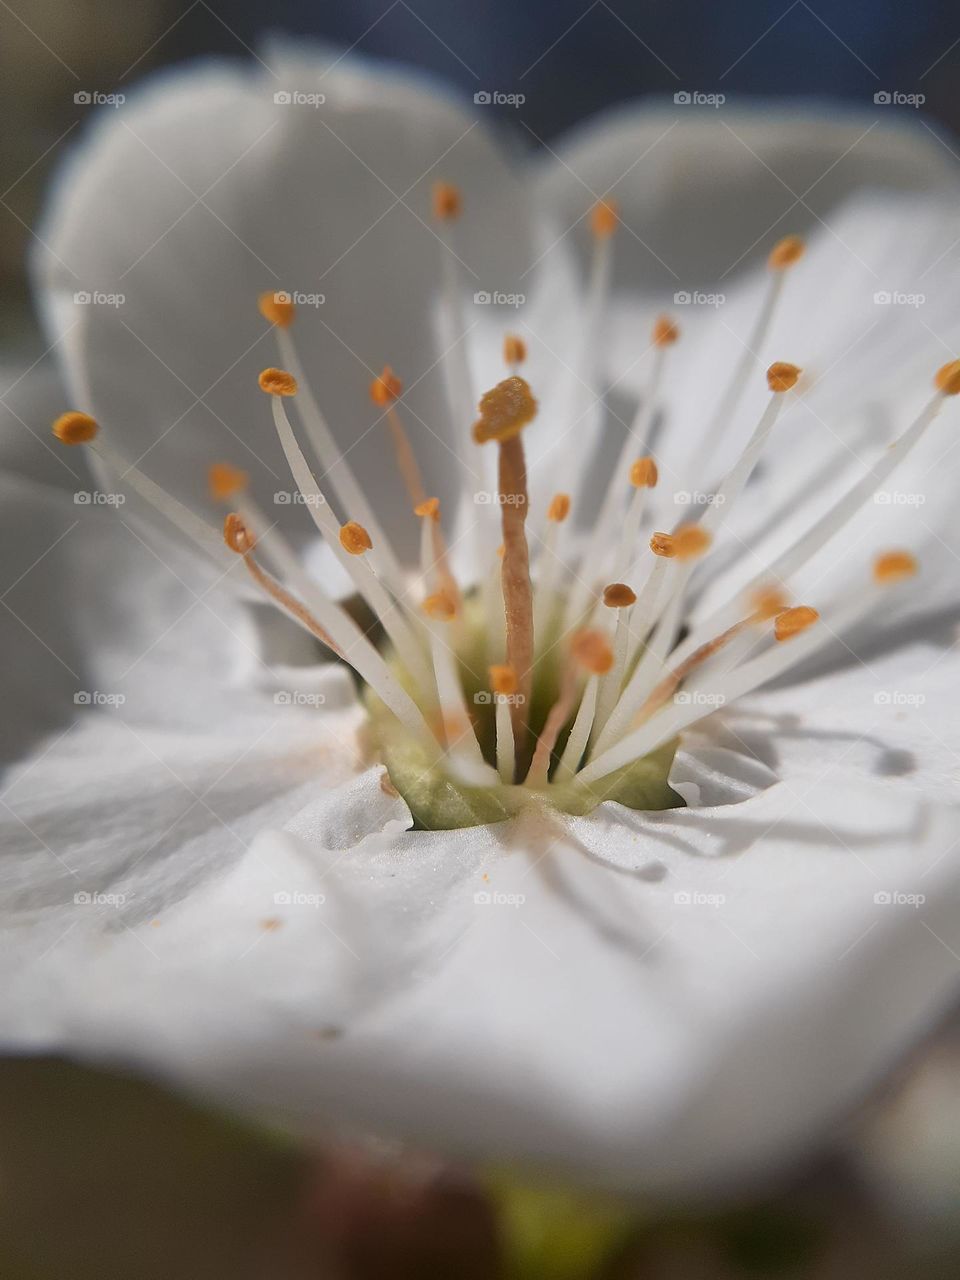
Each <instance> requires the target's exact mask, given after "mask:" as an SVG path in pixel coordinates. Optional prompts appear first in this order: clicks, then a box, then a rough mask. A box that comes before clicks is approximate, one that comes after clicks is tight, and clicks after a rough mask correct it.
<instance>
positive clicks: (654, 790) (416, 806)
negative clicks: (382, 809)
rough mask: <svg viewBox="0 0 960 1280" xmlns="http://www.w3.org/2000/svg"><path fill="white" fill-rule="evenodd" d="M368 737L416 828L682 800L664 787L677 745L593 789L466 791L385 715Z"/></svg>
mask: <svg viewBox="0 0 960 1280" xmlns="http://www.w3.org/2000/svg"><path fill="white" fill-rule="evenodd" d="M371 721H372V727H373V736H374V740H375V742H376V745H377V747H378V751H379V755H380V757H381V759H382V760H383V762H384V764H385V765H386V766H387V772H388V773H389V774H390V780H391V782H392V783H393V785H394V786H395V787H396V789H397V790H398V791H399V792H400V794H401V795H402V796H403V798H404V800H406V802H407V804H408V805H409V806H410V812H411V813H412V814H413V817H414V820H415V821H416V824H417V826H418V827H421V828H423V829H425V830H428V831H452V830H454V829H456V828H458V827H476V826H480V825H482V824H483V823H487V822H503V821H505V820H506V819H507V818H513V817H516V815H517V814H518V813H520V812H521V810H523V809H529V808H531V807H532V806H533V805H536V804H546V805H549V806H551V807H552V808H554V809H557V810H559V811H560V812H562V813H570V814H576V815H582V814H585V813H590V811H591V810H592V809H595V808H596V807H597V805H598V804H600V803H601V802H602V801H604V800H616V801H618V802H619V803H620V804H623V805H626V806H627V807H628V808H630V809H673V808H676V807H678V806H680V805H682V804H683V800H682V799H681V797H680V796H679V795H677V793H676V792H675V791H674V790H673V789H672V788H671V787H670V786H669V784H668V783H667V775H668V774H669V772H670V766H671V764H672V763H673V756H674V752H675V751H676V745H677V744H676V742H670V743H667V745H666V746H663V747H660V748H659V750H657V751H654V752H653V753H652V754H651V755H649V756H645V757H644V758H643V759H642V760H637V761H635V762H634V763H633V764H629V765H625V766H624V767H623V768H622V769H618V770H617V772H616V773H612V774H610V776H609V777H607V778H603V779H601V780H600V781H599V782H597V783H595V784H594V785H593V786H590V785H589V784H588V785H584V784H582V783H577V782H570V783H566V784H564V785H562V786H549V787H540V788H535V787H517V786H496V787H467V786H464V785H463V784H462V783H459V782H455V781H454V780H453V779H451V778H449V777H448V776H447V775H446V774H445V773H443V772H442V770H440V769H437V768H436V767H435V766H432V765H431V763H430V758H429V756H428V755H427V753H426V751H425V750H424V748H423V747H422V746H421V745H420V744H419V743H418V742H416V741H414V739H412V738H411V737H410V735H409V734H408V733H406V732H405V731H404V730H403V729H402V728H401V727H400V726H399V725H398V724H397V723H396V721H395V720H394V719H393V717H392V716H390V715H389V713H388V712H386V711H385V710H381V711H380V713H379V714H373V715H372V716H371Z"/></svg>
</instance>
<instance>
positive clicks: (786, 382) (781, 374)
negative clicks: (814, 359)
mask: <svg viewBox="0 0 960 1280" xmlns="http://www.w3.org/2000/svg"><path fill="white" fill-rule="evenodd" d="M802 372H803V370H802V369H798V368H797V366H796V365H795V364H788V363H787V361H786V360H775V361H774V362H773V364H772V365H771V366H770V368H769V369H768V370H767V386H768V387H769V388H770V390H771V391H773V392H775V393H776V394H780V393H782V392H784V391H789V390H790V388H791V387H795V386H796V385H797V379H798V378H799V377H800V374H801V373H802Z"/></svg>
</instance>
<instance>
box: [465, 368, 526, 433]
mask: <svg viewBox="0 0 960 1280" xmlns="http://www.w3.org/2000/svg"><path fill="white" fill-rule="evenodd" d="M478 408H479V410H480V417H479V418H478V419H477V421H476V422H475V423H474V424H473V438H474V441H475V442H476V443H477V444H486V443H487V441H488V440H497V441H499V443H501V444H503V443H504V442H505V441H507V440H512V439H513V438H514V436H518V435H519V434H520V432H521V431H522V430H523V428H524V427H525V426H526V425H527V423H528V422H532V421H533V419H534V418H535V417H536V414H537V402H536V400H534V398H533V395H532V393H531V391H530V387H529V384H528V383H527V382H526V381H525V379H523V378H521V377H518V376H517V375H516V374H514V375H513V376H512V377H510V378H504V380H503V381H502V382H498V383H497V385H496V386H495V387H493V388H491V390H490V391H487V392H485V393H484V395H482V396H481V397H480V404H479V406H478Z"/></svg>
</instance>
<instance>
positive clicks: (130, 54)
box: [0, 0, 960, 337]
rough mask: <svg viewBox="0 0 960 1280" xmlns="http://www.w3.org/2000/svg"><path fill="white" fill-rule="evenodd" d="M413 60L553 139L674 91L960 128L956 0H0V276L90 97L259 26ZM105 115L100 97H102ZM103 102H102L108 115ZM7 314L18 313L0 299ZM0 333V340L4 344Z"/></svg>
mask: <svg viewBox="0 0 960 1280" xmlns="http://www.w3.org/2000/svg"><path fill="white" fill-rule="evenodd" d="M276 31H279V32H286V33H290V34H294V35H296V34H304V35H309V36H313V37H320V38H323V39H327V40H330V41H333V42H336V43H338V44H341V45H343V46H346V47H352V48H354V49H355V50H356V51H358V52H360V53H366V54H371V55H376V56H380V57H386V58H392V59H397V60H400V61H403V62H405V63H408V64H410V65H413V66H416V67H420V68H423V69H425V70H428V71H430V72H432V73H434V74H436V75H438V76H441V77H442V78H444V79H445V80H447V81H449V82H452V83H453V84H455V85H457V86H459V87H460V88H462V89H463V91H464V92H465V93H467V94H470V95H471V96H472V94H473V93H474V92H476V91H477V90H478V89H482V88H484V87H485V86H496V87H499V88H501V89H502V90H506V91H508V92H515V93H516V92H522V93H523V94H524V95H525V98H526V101H525V102H524V104H523V106H522V107H521V108H520V109H519V110H517V109H515V108H513V107H510V106H504V107H502V108H500V109H499V110H500V111H501V115H502V117H503V118H504V120H506V119H507V118H509V119H510V123H511V124H512V125H513V126H514V127H515V128H516V129H517V132H518V134H519V135H520V138H521V140H522V142H523V143H524V144H526V145H528V146H531V147H535V146H538V145H542V144H543V143H548V142H549V141H550V140H551V138H553V137H555V136H556V135H557V134H558V133H559V132H561V131H562V130H564V129H566V128H568V127H569V126H571V125H573V124H575V123H576V122H577V121H578V120H581V119H583V118H584V117H586V116H588V115H590V114H592V113H594V112H596V111H598V110H601V109H603V108H604V107H608V106H611V105H613V104H616V103H620V102H624V101H627V100H629V99H632V98H638V97H643V96H645V95H651V94H656V95H668V96H672V95H673V94H674V93H675V92H677V91H678V90H682V89H687V90H691V89H692V90H697V91H700V92H704V93H711V92H722V93H724V94H725V95H726V97H727V99H728V100H729V101H732V100H734V99H735V98H738V97H743V96H746V95H763V96H768V97H777V98H782V97H786V98H793V97H805V98H811V97H814V98H819V99H824V100H828V101H829V100H836V101H839V100H845V101H847V102H850V103H852V104H854V105H859V106H861V107H864V108H869V107H872V105H873V103H874V99H875V95H877V94H878V93H879V94H883V93H887V94H890V95H894V94H901V95H906V96H908V97H913V98H914V99H917V98H920V99H922V102H921V104H920V106H919V108H918V107H900V108H898V107H896V106H894V105H892V104H891V109H892V110H906V111H911V110H917V109H919V110H920V111H921V112H923V113H924V114H925V116H926V117H928V118H930V119H931V120H937V121H939V122H941V123H942V124H944V125H946V126H947V127H948V128H951V129H960V88H958V73H960V19H958V16H957V10H956V5H955V4H954V3H952V2H951V0H917V2H916V3H913V4H911V5H904V4H902V3H896V2H895V0H830V2H829V3H822V2H821V3H813V4H809V3H807V0H738V2H737V4H735V5H733V4H709V3H703V0H549V2H548V0H415V3H408V0H350V3H343V2H342V0H310V2H309V3H308V2H307V0H271V3H270V4H264V3H263V0H230V3H229V4H223V3H217V2H216V0H214V2H213V3H208V0H137V3H136V4H131V3H129V0H72V2H71V3H70V4H64V3H62V0H10V2H9V3H7V0H4V2H3V4H0V111H2V118H3V121H4V129H3V133H2V137H0V282H2V287H3V291H4V296H5V298H7V300H8V304H9V302H10V301H12V300H13V299H14V298H17V297H19V298H20V300H21V301H23V300H24V298H25V284H24V276H23V254H24V249H25V246H26V243H27V240H28V239H29V236H30V231H29V228H30V227H31V226H32V225H33V222H34V218H35V215H36V212H37V207H38V202H39V200H40V198H41V193H42V191H43V188H44V180H45V178H46V176H47V174H48V172H49V171H50V168H51V166H53V165H55V164H56V162H57V160H58V158H59V156H60V154H61V153H62V151H63V150H64V149H65V148H66V147H67V146H69V143H70V142H71V141H72V140H75V138H74V135H75V134H76V133H77V131H78V129H79V128H81V127H82V125H83V123H84V121H85V120H86V119H87V118H89V116H90V114H91V113H92V112H93V111H95V110H97V107H96V106H95V105H93V104H91V103H87V102H84V101H75V97H76V96H78V95H79V96H80V97H81V98H82V96H83V95H84V94H85V93H86V94H96V93H99V94H110V93H123V92H124V91H125V90H128V89H129V86H131V85H132V84H134V83H136V81H137V80H138V79H140V78H141V77H143V76H144V75H146V74H148V73H150V72H151V71H155V70H157V69H158V68H162V67H166V66H170V65H172V64H175V63H177V62H180V61H182V60H184V59H187V58H193V57H197V56H200V55H208V54H216V55H224V56H229V57H231V58H250V57H252V56H253V55H254V53H255V51H256V49H257V47H258V45H260V44H261V43H262V42H263V41H264V39H266V38H267V37H268V36H269V35H270V33H271V32H276ZM101 109H102V108H101ZM107 109H109V108H107ZM4 310H5V318H4V321H3V323H5V324H6V325H8V326H9V325H10V324H11V323H15V322H17V321H18V320H22V315H23V313H22V312H21V313H20V314H19V316H18V315H17V313H16V312H11V310H10V307H9V305H8V307H7V308H5V309H4ZM2 336H3V335H2V334H0V337H2Z"/></svg>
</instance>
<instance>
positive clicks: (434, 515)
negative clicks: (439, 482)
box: [413, 498, 440, 520]
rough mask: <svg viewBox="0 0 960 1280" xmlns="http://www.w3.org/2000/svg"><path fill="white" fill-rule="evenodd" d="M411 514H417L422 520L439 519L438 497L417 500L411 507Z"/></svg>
mask: <svg viewBox="0 0 960 1280" xmlns="http://www.w3.org/2000/svg"><path fill="white" fill-rule="evenodd" d="M413 514H414V515H415V516H419V517H420V518H421V519H422V520H439V519H440V499H439V498H426V499H425V500H424V501H423V502H418V503H417V505H416V506H415V507H414V508H413Z"/></svg>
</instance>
